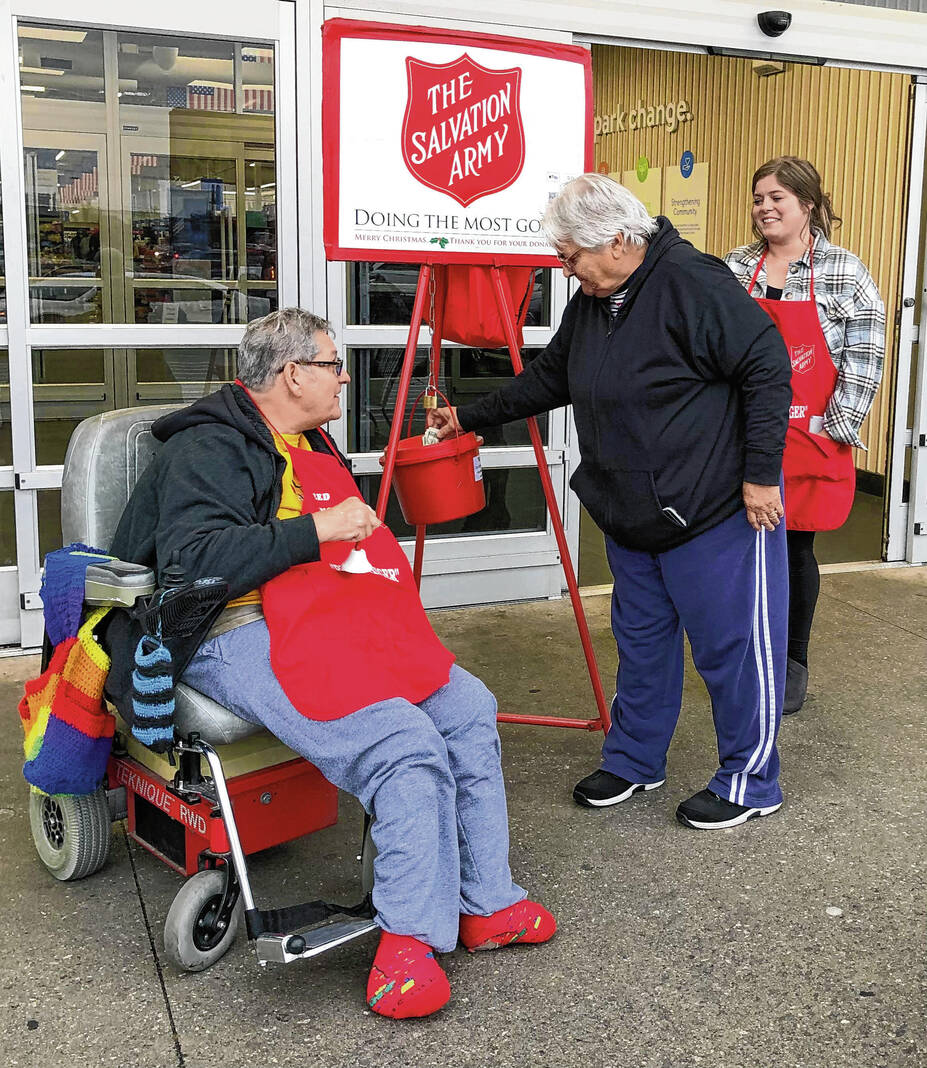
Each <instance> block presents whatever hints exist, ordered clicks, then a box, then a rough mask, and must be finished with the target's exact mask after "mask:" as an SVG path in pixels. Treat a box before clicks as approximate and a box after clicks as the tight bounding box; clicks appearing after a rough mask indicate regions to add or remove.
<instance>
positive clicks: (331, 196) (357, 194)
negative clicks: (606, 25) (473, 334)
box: [322, 19, 593, 266]
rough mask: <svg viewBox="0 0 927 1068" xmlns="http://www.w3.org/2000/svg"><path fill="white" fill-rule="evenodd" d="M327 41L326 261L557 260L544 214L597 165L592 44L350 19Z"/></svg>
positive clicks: (338, 23) (334, 27)
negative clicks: (584, 45)
mask: <svg viewBox="0 0 927 1068" xmlns="http://www.w3.org/2000/svg"><path fill="white" fill-rule="evenodd" d="M322 42H323V44H322V48H323V52H322V70H323V97H322V100H323V104H322V130H323V145H324V150H323V151H324V159H323V178H324V200H325V206H324V220H325V221H324V237H325V252H326V255H327V256H328V258H329V259H330V260H393V261H399V262H405V263H409V262H414V263H424V262H430V263H447V262H453V261H458V262H467V263H487V262H493V263H521V264H529V263H530V264H539V265H545V264H549V265H551V266H553V265H555V264H556V262H557V261H556V259H555V258H554V254H553V250H552V248H551V247H550V245H549V244H548V243H547V241H546V239H545V238H544V235H543V234H542V232H541V226H540V220H541V216H542V214H543V212H544V208H545V206H546V205H547V203H548V201H549V200H550V198H551V197H552V196H554V195H556V193H557V192H559V190H560V189H561V187H562V186H563V184H564V183H565V182H567V181H569V180H570V179H571V178H574V177H575V176H576V175H577V174H582V173H583V172H584V171H587V170H590V169H591V168H592V158H593V135H592V77H591V67H590V60H589V53H588V51H587V50H586V49H583V48H579V47H576V46H573V45H559V44H553V43H548V42H544V41H540V42H538V41H522V40H519V39H517V38H510V37H495V36H489V35H484V34H471V33H465V32H461V31H455V30H442V31H437V30H433V29H426V28H423V27H406V26H394V25H390V24H382V23H370V22H357V21H350V20H346V19H332V20H330V21H328V22H326V23H325V25H324V27H323V33H322Z"/></svg>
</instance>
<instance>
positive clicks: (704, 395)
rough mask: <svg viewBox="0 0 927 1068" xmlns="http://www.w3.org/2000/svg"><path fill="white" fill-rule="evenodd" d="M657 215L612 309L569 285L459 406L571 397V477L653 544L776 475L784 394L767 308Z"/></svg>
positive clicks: (581, 492)
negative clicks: (511, 367) (528, 352)
mask: <svg viewBox="0 0 927 1068" xmlns="http://www.w3.org/2000/svg"><path fill="white" fill-rule="evenodd" d="M657 221H658V224H659V229H658V231H657V233H656V234H655V235H654V237H653V238H652V239H651V241H650V243H649V245H648V248H647V252H646V254H645V257H644V261H643V263H642V264H641V265H640V267H639V268H638V269H637V270H636V271H635V272H634V274H633V275H632V276H631V278H630V279H629V280H628V291H627V295H626V297H625V300H624V303H623V304H622V306H621V309H620V311H619V312H618V315H617V317H616V318H615V319H614V320H612V319H611V317H610V308H609V303H608V300H607V299H600V298H598V297H588V296H586V295H585V294H584V293H582V292H581V291H580V292H578V293H577V294H576V295H575V296H574V297H573V299H572V300H571V301H570V303H569V305H568V306H567V309H566V311H565V312H564V315H563V320H562V321H561V323H560V328H559V329H558V330H557V333H556V334H555V335H554V338H553V339H552V341H551V342H550V344H549V345H548V346H547V348H546V349H545V350H544V351H543V352H542V353H541V354H540V355H539V356H538V357H537V358H536V359H534V360H533V361H532V362H531V363H530V364H528V366H527V367H526V368H525V370H524V371H523V372H522V373H521V374H520V375H518V376H517V377H516V378H514V379H513V380H512V381H511V382H509V383H507V384H506V385H505V386H503V387H502V388H501V389H499V390H497V391H496V392H495V393H491V394H489V396H487V397H485V398H483V399H481V400H478V401H475V402H474V403H472V404H467V405H463V406H461V407H460V408H459V409H458V412H457V416H458V419H459V421H460V423H461V425H462V426H463V428H464V429H465V430H474V429H477V428H480V427H488V426H497V425H498V424H500V423H506V422H509V421H510V420H513V419H520V418H524V417H526V416H529V415H539V414H540V413H541V412H546V411H550V410H551V409H553V408H559V407H560V406H561V405H564V404H572V405H573V417H574V419H575V422H576V430H577V435H578V439H579V452H580V459H581V462H580V465H579V467H578V469H577V470H576V472H575V473H574V475H573V477H572V478H571V479H570V485H571V486H572V487H573V489H574V490H575V491H576V494H577V496H578V497H579V499H580V500H581V501H582V503H583V504H584V505H585V506H586V509H587V510H588V512H589V514H590V515H591V516H592V518H593V519H594V520H595V521H596V523H598V525H599V526H600V527H601V528H602V529H603V530H604V531H605V532H606V533H607V534H609V535H610V536H611V537H612V538H613V539H614V540H615V541H616V542H617V543H618V544H619V545H623V546H625V547H627V548H630V549H641V550H645V551H648V552H652V553H658V552H665V551H666V550H668V549H672V548H674V547H675V546H677V545H681V544H683V543H684V542H686V541H688V540H690V539H691V538H694V537H696V536H697V535H698V534H701V533H703V532H704V531H706V530H708V529H709V528H711V527H713V526H715V525H717V524H718V523H720V522H722V521H723V520H725V519H727V518H728V517H730V516H732V515H734V513H735V512H737V511H738V509H740V508H742V507H743V499H742V484H743V482H745V481H746V482H755V483H757V484H759V485H766V486H775V485H778V483H779V475H780V471H781V466H782V450H783V447H784V444H785V432H786V428H787V426H788V418H789V405H790V403H791V397H792V390H791V386H790V379H791V373H792V369H791V365H790V363H789V357H788V353H787V352H786V348H785V344H784V342H783V340H782V337H781V335H780V334H779V331H778V330H777V329H776V327H775V326H774V325H773V322H772V320H771V319H770V318H769V316H768V315H767V314H766V313H765V312H764V311H763V310H762V308H760V307H759V306H758V305H757V304H756V302H755V301H753V300H752V299H751V298H750V297H749V296H748V295H747V294H746V292H745V291H744V289H743V288H742V287H741V285H740V284H739V283H738V281H737V279H736V278H735V277H734V275H733V274H732V273H731V271H730V269H729V268H728V267H727V266H725V264H724V263H722V262H721V260H718V259H715V258H714V257H713V256H708V255H705V254H704V253H702V252H698V251H697V250H696V249H695V248H693V247H692V245H691V244H690V243H689V242H688V241H684V240H683V239H682V238H681V237H680V236H679V234H678V233H677V232H676V230H675V229H674V228H673V226H672V225H671V224H670V222H669V220H668V219H665V218H664V217H663V216H659V217H658V220H657Z"/></svg>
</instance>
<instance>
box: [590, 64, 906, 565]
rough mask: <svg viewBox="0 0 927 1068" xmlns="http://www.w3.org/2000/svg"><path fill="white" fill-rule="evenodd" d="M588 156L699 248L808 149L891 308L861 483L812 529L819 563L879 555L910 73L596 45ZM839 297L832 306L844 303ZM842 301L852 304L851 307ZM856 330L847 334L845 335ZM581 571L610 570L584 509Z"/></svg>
mask: <svg viewBox="0 0 927 1068" xmlns="http://www.w3.org/2000/svg"><path fill="white" fill-rule="evenodd" d="M592 66H593V85H594V94H595V116H596V117H595V134H596V163H597V166H598V169H599V171H601V172H605V173H609V174H611V176H612V177H613V178H615V179H616V180H617V181H620V182H621V183H622V184H623V185H626V186H628V188H630V189H631V190H632V191H633V192H634V193H635V194H636V195H637V196H638V197H640V199H641V200H643V201H644V203H645V204H647V206H648V208H649V210H650V213H651V214H652V215H657V214H663V215H667V216H669V217H670V220H671V221H672V222H673V224H674V225H675V226H676V227H677V229H678V230H679V231H680V233H681V234H682V236H683V237H686V238H687V239H688V240H690V241H692V243H693V244H694V245H696V247H698V248H700V249H702V250H703V251H706V252H709V253H711V254H713V255H715V256H719V257H723V256H724V255H725V253H727V252H728V251H730V250H731V249H733V248H736V247H738V246H741V245H746V244H748V243H750V242H751V241H753V240H755V238H754V236H753V234H752V233H751V221H750V207H751V204H752V190H751V189H750V178H751V176H752V174H753V172H754V171H755V169H756V168H757V167H758V166H759V165H760V164H762V163H763V162H765V161H766V160H767V159H770V158H772V157H774V156H779V155H794V156H800V157H803V158H805V159H809V160H811V161H812V163H814V165H815V166H816V167H817V169H818V171H819V172H820V173H821V175H822V177H823V179H824V187H825V189H826V191H827V192H828V193H829V194H830V195H831V199H832V201H833V204H834V207H835V210H836V213H837V214H838V215H840V216H842V219H843V222H842V224H841V225H840V226H839V227H838V228H837V229H836V230H835V231H834V232H833V234H832V235H831V241H832V242H833V243H834V244H837V245H840V246H841V247H843V248H846V249H848V250H850V251H851V252H853V253H855V254H856V255H857V256H858V257H859V258H860V259H861V260H862V261H863V263H864V264H865V265H866V266H867V267H868V269H869V271H870V273H871V274H872V276H873V278H874V279H875V281H876V284H877V286H878V288H879V292H880V294H881V297H882V300H883V301H884V304H885V308H886V318H887V330H886V346H885V365H884V373H883V378H882V385H881V387H880V389H879V391H878V393H877V395H876V398H875V402H874V404H873V406H872V409H871V411H870V414H869V416H868V418H867V419H866V420H865V422H864V423H863V426H862V429H861V431H860V437H861V440H862V441H863V442H864V444H865V446H866V448H865V449H857V450H855V454H854V456H855V463H856V468H857V476H858V477H857V492H856V497H855V502H854V506H853V510H852V512H851V514H850V518H849V519H848V520H847V522H846V523H845V524H844V526H843V527H841V528H840V530H837V531H832V532H828V533H824V534H819V535H818V537H817V538H816V539H815V551H816V555H817V556H818V559H819V561H820V562H821V563H822V564H828V563H835V564H836V563H847V562H851V561H878V560H882V559H883V556H884V552H885V545H886V537H885V535H886V531H887V527H888V508H887V485H888V475H889V470H890V461H891V455H890V452H891V450H890V432H891V425H892V416H893V412H894V402H895V389H894V382H895V368H896V367H897V365H898V345H899V336H898V331H897V329H896V325H895V319H896V316H895V312H896V310H897V309H898V307H899V304H900V297H899V287H900V279H901V272H902V268H903V256H904V247H905V242H904V236H905V215H906V210H907V199H906V198H907V191H908V184H909V154H910V148H909V141H910V124H911V104H910V100H911V78H910V76H907V75H903V74H892V73H886V72H879V71H861V70H849V69H842V68H831V67H821V66H810V65H807V64H799V63H794V62H774V61H771V60H751V59H743V58H734V57H730V56H722V55H707V54H697V53H694V52H686V53H679V52H670V51H659V50H655V49H640V48H624V47H616V46H610V45H593V46H592ZM841 311H842V309H841V308H838V307H835V308H832V309H829V311H828V314H833V315H839V314H841ZM847 314H849V311H847ZM854 343H861V339H855V338H854V339H850V337H849V335H848V344H854ZM580 580H581V582H582V583H583V584H584V585H598V584H602V583H607V582H610V580H611V576H610V574H609V572H608V567H607V564H606V562H605V557H604V547H603V546H602V539H601V536H599V535H598V533H597V531H596V530H595V528H594V526H593V525H592V524H591V521H590V520H589V519H588V517H587V516H584V517H583V522H582V525H581V537H580Z"/></svg>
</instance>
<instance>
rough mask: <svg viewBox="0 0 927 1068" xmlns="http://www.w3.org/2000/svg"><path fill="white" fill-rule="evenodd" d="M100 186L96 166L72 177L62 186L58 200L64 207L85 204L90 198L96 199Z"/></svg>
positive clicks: (91, 199)
mask: <svg viewBox="0 0 927 1068" xmlns="http://www.w3.org/2000/svg"><path fill="white" fill-rule="evenodd" d="M99 188H100V185H99V179H98V178H97V169H96V167H94V168H93V170H90V171H84V173H83V174H81V175H78V177H77V178H74V179H72V180H71V181H70V182H69V183H68V184H67V185H63V186H60V187H59V189H58V200H59V201H60V203H61V205H62V207H70V206H72V205H75V204H85V203H86V202H87V201H88V200H90V201H93V200H96V198H97V193H98V191H99Z"/></svg>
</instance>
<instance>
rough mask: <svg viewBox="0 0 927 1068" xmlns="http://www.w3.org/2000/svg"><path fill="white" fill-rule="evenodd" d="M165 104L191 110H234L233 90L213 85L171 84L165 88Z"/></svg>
mask: <svg viewBox="0 0 927 1068" xmlns="http://www.w3.org/2000/svg"><path fill="white" fill-rule="evenodd" d="M167 106H168V107H169V108H189V109H190V110H191V111H234V110H235V90H234V89H223V88H219V87H218V86H215V85H172V86H169V87H168V90H167Z"/></svg>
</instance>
